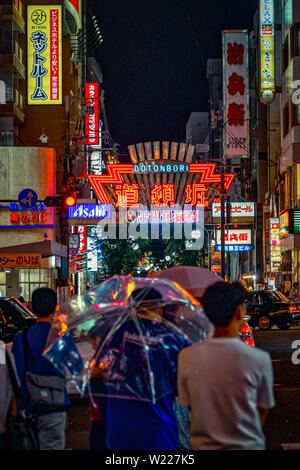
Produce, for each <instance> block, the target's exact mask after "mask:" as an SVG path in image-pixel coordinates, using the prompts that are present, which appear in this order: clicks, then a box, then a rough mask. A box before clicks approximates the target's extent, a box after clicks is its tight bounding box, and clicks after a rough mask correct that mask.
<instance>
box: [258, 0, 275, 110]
mask: <svg viewBox="0 0 300 470" xmlns="http://www.w3.org/2000/svg"><path fill="white" fill-rule="evenodd" d="M260 57H261V60H260V91H261V101H262V102H263V103H265V104H268V103H271V102H272V101H273V100H274V98H275V28H274V0H260Z"/></svg>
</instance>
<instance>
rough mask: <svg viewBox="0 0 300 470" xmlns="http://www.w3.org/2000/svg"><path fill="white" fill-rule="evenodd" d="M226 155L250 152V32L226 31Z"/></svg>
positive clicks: (224, 39)
mask: <svg viewBox="0 0 300 470" xmlns="http://www.w3.org/2000/svg"><path fill="white" fill-rule="evenodd" d="M223 94H224V97H223V98H224V155H225V156H226V157H243V156H248V148H249V145H248V127H249V126H248V118H249V106H248V101H249V84H248V33H247V31H240V30H237V31H234V30H231V31H223Z"/></svg>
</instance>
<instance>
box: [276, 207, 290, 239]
mask: <svg viewBox="0 0 300 470" xmlns="http://www.w3.org/2000/svg"><path fill="white" fill-rule="evenodd" d="M279 223H280V226H279V234H280V238H283V237H286V236H287V235H288V234H289V233H290V216H289V211H288V210H285V211H283V212H282V213H281V214H280V222H279Z"/></svg>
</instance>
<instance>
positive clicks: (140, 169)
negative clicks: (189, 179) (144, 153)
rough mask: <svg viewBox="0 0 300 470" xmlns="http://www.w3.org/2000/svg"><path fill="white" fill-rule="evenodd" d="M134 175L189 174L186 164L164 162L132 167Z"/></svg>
mask: <svg viewBox="0 0 300 470" xmlns="http://www.w3.org/2000/svg"><path fill="white" fill-rule="evenodd" d="M133 170H134V173H141V174H144V173H146V174H151V173H154V174H155V173H189V170H190V165H189V164H187V163H174V162H169V163H167V162H166V161H165V162H163V163H159V162H158V163H156V162H155V163H152V162H151V163H140V164H135V165H134V167H133Z"/></svg>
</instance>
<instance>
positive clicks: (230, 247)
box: [215, 245, 253, 252]
mask: <svg viewBox="0 0 300 470" xmlns="http://www.w3.org/2000/svg"><path fill="white" fill-rule="evenodd" d="M252 250H253V245H225V251H229V252H236V251H252ZM215 251H222V249H221V245H216V246H215Z"/></svg>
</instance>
